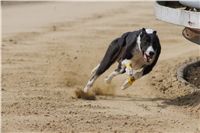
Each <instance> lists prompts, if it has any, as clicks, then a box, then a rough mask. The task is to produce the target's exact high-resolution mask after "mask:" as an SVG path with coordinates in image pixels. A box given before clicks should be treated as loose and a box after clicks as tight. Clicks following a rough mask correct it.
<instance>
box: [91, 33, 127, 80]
mask: <svg viewBox="0 0 200 133" xmlns="http://www.w3.org/2000/svg"><path fill="white" fill-rule="evenodd" d="M127 35H128V33H125V34H124V35H122V37H120V38H117V39H115V40H113V41H112V42H111V44H110V45H109V47H108V49H107V51H106V54H105V55H104V57H103V59H102V61H101V63H100V65H99V66H98V68H97V70H96V73H95V74H96V75H98V76H99V75H101V74H102V73H104V72H105V71H106V70H107V69H108V68H110V66H111V65H112V64H113V63H114V62H115V61H116V60H117V59H118V58H119V55H120V54H121V52H122V49H123V47H124V46H125V44H126V37H127Z"/></svg>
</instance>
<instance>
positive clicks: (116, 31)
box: [1, 2, 200, 133]
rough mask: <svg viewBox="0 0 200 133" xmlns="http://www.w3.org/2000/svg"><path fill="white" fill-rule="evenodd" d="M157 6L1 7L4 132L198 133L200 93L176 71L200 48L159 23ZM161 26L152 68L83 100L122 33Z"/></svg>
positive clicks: (100, 83) (53, 4) (172, 27)
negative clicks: (81, 95) (90, 80)
mask: <svg viewBox="0 0 200 133" xmlns="http://www.w3.org/2000/svg"><path fill="white" fill-rule="evenodd" d="M153 7H154V4H153V3H152V2H145V3H144V2H129V3H128V2H123V3H118V2H113V3H112V2H107V3H103V2H102V3H100V2H93V3H87V2H83V3H81V2H79V3H73V2H51V3H30V4H18V5H6V6H3V9H2V36H3V37H2V89H1V92H2V112H1V114H2V132H130V133H132V132H139V133H141V132H166V133H168V132H170V133H172V132H176V133H177V132H180V133H199V132H200V94H199V93H191V91H192V90H191V87H190V86H189V85H187V84H186V85H184V84H182V83H180V82H179V81H177V78H176V70H177V68H178V67H179V66H180V65H181V64H182V63H184V62H185V61H190V60H196V59H198V58H199V55H200V48H199V46H198V45H194V44H192V43H190V42H189V41H187V40H185V39H184V38H183V37H182V35H181V31H182V28H183V27H178V26H175V25H171V24H168V23H164V22H161V21H158V20H156V19H155V17H154V10H153ZM142 27H150V28H153V29H156V30H157V32H158V35H159V36H160V41H161V45H162V53H161V57H160V59H159V61H158V64H157V65H156V67H155V68H154V70H153V71H152V72H151V73H150V74H149V75H147V76H145V77H143V78H142V79H140V80H138V81H136V82H135V83H134V85H133V86H132V87H130V88H129V89H127V90H124V91H122V90H120V85H121V84H122V83H123V81H124V80H125V79H126V75H122V76H118V77H116V78H115V79H114V80H113V83H112V86H106V85H105V83H104V81H103V79H104V78H105V76H107V75H108V74H109V73H110V72H111V71H112V70H113V69H114V67H116V65H115V66H113V67H112V68H110V69H109V71H107V72H106V73H105V74H103V75H102V77H101V78H99V79H98V80H97V82H96V83H95V87H94V88H99V89H101V90H102V93H103V94H104V95H99V96H97V97H96V100H83V99H77V98H76V96H75V94H74V91H75V90H76V89H78V88H81V89H82V88H83V87H84V85H85V84H86V82H87V80H88V78H89V74H90V71H91V70H92V68H93V67H95V66H96V65H97V63H98V62H99V61H100V60H101V58H102V57H103V55H104V52H105V50H106V49H107V46H108V45H109V43H110V42H111V41H112V40H113V39H114V38H116V37H118V36H120V35H121V34H122V33H123V32H126V31H132V30H135V29H138V28H142Z"/></svg>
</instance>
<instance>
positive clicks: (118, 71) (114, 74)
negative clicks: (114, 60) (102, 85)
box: [105, 63, 125, 84]
mask: <svg viewBox="0 0 200 133" xmlns="http://www.w3.org/2000/svg"><path fill="white" fill-rule="evenodd" d="M124 72H125V68H122V66H121V63H119V65H118V68H117V69H116V70H115V71H113V72H112V73H111V74H110V75H108V76H107V77H106V78H105V82H106V83H107V84H110V83H111V81H112V79H113V78H114V77H115V76H117V75H119V74H123V73H124Z"/></svg>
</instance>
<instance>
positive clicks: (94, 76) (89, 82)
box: [83, 74, 99, 93]
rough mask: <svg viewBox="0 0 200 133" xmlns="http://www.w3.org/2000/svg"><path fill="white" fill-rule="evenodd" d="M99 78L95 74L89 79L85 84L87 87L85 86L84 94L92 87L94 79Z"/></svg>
mask: <svg viewBox="0 0 200 133" xmlns="http://www.w3.org/2000/svg"><path fill="white" fill-rule="evenodd" d="M98 77H99V76H98V75H96V74H93V76H92V77H91V78H90V80H89V81H88V82H87V85H86V86H85V88H84V89H83V91H84V92H85V93H87V92H88V91H89V89H90V88H91V87H92V86H93V84H94V82H95V81H96V79H97V78H98Z"/></svg>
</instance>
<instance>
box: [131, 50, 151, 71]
mask: <svg viewBox="0 0 200 133" xmlns="http://www.w3.org/2000/svg"><path fill="white" fill-rule="evenodd" d="M131 61H132V67H133V69H136V70H137V69H140V68H142V67H143V66H144V65H147V64H148V63H147V62H146V61H145V60H144V57H143V54H142V52H141V51H139V49H138V48H136V49H133V58H131Z"/></svg>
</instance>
